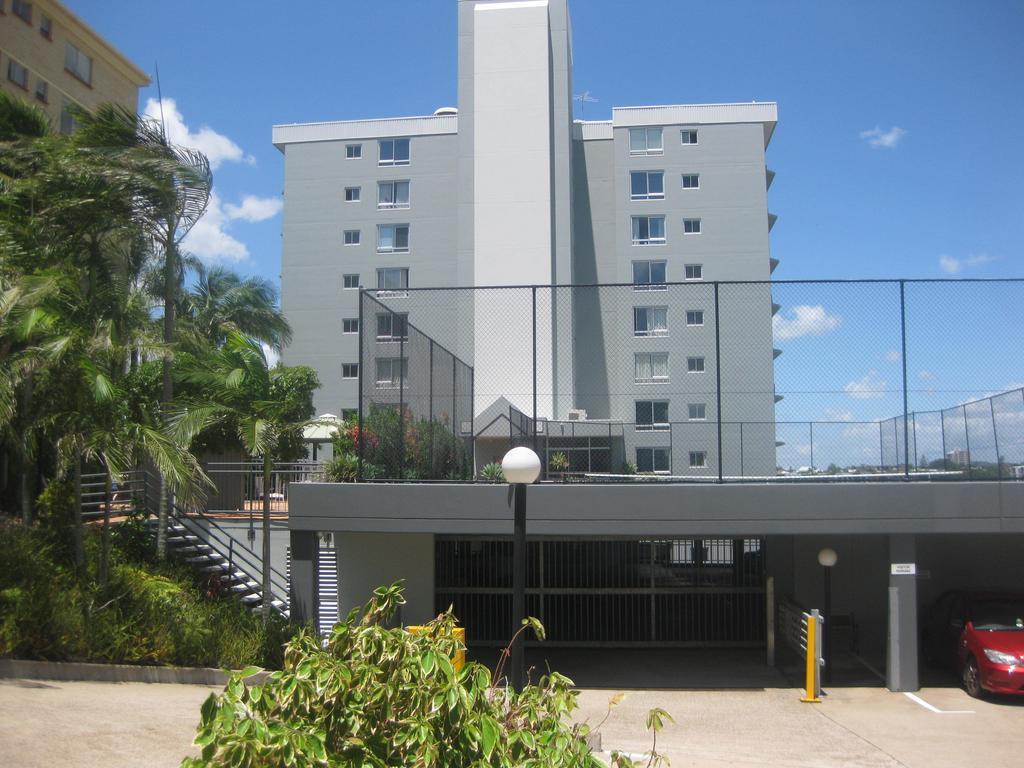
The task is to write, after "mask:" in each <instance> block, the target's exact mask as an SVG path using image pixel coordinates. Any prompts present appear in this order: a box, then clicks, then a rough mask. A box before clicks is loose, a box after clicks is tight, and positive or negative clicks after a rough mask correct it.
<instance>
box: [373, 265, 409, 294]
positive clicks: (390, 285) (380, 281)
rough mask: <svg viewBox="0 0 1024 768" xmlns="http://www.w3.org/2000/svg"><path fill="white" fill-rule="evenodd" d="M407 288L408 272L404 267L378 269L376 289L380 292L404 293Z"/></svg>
mask: <svg viewBox="0 0 1024 768" xmlns="http://www.w3.org/2000/svg"><path fill="white" fill-rule="evenodd" d="M408 287H409V270H408V269H406V268H405V267H398V268H391V269H378V270H377V288H378V289H379V290H382V291H404V290H405V289H406V288H408Z"/></svg>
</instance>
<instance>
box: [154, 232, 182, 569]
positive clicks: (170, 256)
mask: <svg viewBox="0 0 1024 768" xmlns="http://www.w3.org/2000/svg"><path fill="white" fill-rule="evenodd" d="M176 256H177V254H176V251H175V244H174V231H173V230H172V229H170V228H169V231H168V233H167V243H166V254H165V259H164V345H165V347H167V349H165V350H164V360H163V390H162V392H161V394H160V402H161V404H163V405H166V404H167V403H169V402H171V400H172V399H173V398H174V382H173V381H172V379H171V366H172V360H171V352H170V345H171V342H173V341H174V299H175V291H176V289H177V287H178V270H177V258H176ZM165 415H166V414H165ZM173 505H174V496H173V494H171V492H170V490H169V489H168V488H167V480H166V478H164V476H163V475H161V476H160V508H159V510H158V511H157V529H156V555H157V558H158V559H160V560H165V559H166V558H167V519H168V517H170V511H171V508H172V506H173Z"/></svg>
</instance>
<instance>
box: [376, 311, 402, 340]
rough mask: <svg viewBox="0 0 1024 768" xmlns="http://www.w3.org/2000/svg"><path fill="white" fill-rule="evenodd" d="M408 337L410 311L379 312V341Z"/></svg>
mask: <svg viewBox="0 0 1024 768" xmlns="http://www.w3.org/2000/svg"><path fill="white" fill-rule="evenodd" d="M408 338H409V313H408V312H401V313H399V312H380V313H378V314H377V341H401V340H403V339H408Z"/></svg>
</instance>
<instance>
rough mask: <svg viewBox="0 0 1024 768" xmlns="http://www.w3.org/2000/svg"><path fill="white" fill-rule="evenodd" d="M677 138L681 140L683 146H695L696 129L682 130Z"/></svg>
mask: <svg viewBox="0 0 1024 768" xmlns="http://www.w3.org/2000/svg"><path fill="white" fill-rule="evenodd" d="M679 138H680V139H682V142H683V144H696V143H697V129H696V128H683V130H681V131H680V132H679Z"/></svg>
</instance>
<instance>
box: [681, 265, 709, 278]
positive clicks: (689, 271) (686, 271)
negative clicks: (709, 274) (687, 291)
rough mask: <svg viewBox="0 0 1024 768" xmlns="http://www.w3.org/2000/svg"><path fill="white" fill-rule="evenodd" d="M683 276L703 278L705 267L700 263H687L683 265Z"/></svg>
mask: <svg viewBox="0 0 1024 768" xmlns="http://www.w3.org/2000/svg"><path fill="white" fill-rule="evenodd" d="M683 276H684V277H685V278H686V279H687V280H703V279H704V267H702V266H701V265H700V264H687V265H685V266H684V267H683Z"/></svg>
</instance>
